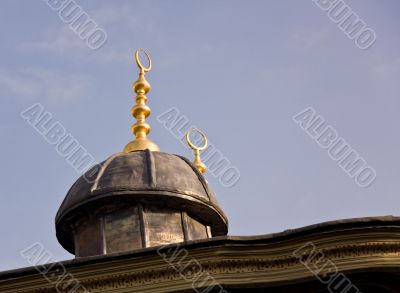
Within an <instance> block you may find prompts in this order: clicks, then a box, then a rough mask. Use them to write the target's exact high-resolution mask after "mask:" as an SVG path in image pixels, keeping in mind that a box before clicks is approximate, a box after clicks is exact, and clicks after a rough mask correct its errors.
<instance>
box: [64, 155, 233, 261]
mask: <svg viewBox="0 0 400 293" xmlns="http://www.w3.org/2000/svg"><path fill="white" fill-rule="evenodd" d="M227 229H228V228H227V218H226V216H225V214H224V213H223V211H222V209H221V208H220V207H219V206H218V203H217V201H216V199H215V196H214V194H213V192H212V191H211V189H210V188H209V186H208V184H207V182H206V180H205V179H204V177H203V176H202V175H201V173H200V172H199V171H198V170H197V168H196V167H195V166H194V164H193V163H191V162H190V161H188V160H187V159H186V158H183V157H180V156H177V155H171V154H167V153H163V152H154V151H150V150H144V151H136V152H130V153H124V152H121V153H117V154H114V155H112V156H110V157H109V158H108V159H107V160H105V161H104V162H102V163H101V164H100V165H98V166H95V167H93V168H92V169H91V170H89V171H88V172H87V173H86V174H85V175H83V176H81V177H80V178H79V179H78V180H77V181H76V182H75V183H74V184H73V186H72V187H71V189H70V190H69V191H68V193H67V196H66V198H65V199H64V201H63V203H62V204H61V207H60V209H59V211H58V213H57V216H56V230H57V238H58V240H59V242H60V243H61V244H62V245H63V247H64V248H65V249H67V250H68V251H69V252H71V253H74V254H76V255H77V256H90V255H98V254H106V253H113V252H121V251H127V250H132V249H138V248H143V247H149V246H155V245H160V244H167V243H176V242H182V241H185V240H193V239H201V238H209V237H211V236H221V235H226V234H227Z"/></svg>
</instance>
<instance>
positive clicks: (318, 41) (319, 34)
mask: <svg viewBox="0 0 400 293" xmlns="http://www.w3.org/2000/svg"><path fill="white" fill-rule="evenodd" d="M290 40H291V42H292V43H293V45H294V46H295V47H297V48H302V49H312V48H319V47H321V46H323V45H324V44H326V42H327V40H328V34H327V33H326V32H325V31H298V32H295V33H293V34H292V35H291V36H290Z"/></svg>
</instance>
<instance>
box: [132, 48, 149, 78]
mask: <svg viewBox="0 0 400 293" xmlns="http://www.w3.org/2000/svg"><path fill="white" fill-rule="evenodd" d="M139 52H143V53H144V54H145V55H146V58H147V61H148V63H149V66H148V67H147V68H146V67H144V66H143V64H142V62H140V59H139ZM135 59H136V64H137V65H138V66H139V68H140V70H142V71H143V72H149V71H150V70H151V58H150V55H149V54H147V52H146V51H145V50H143V49H137V50H136V52H135Z"/></svg>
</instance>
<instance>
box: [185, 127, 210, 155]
mask: <svg viewBox="0 0 400 293" xmlns="http://www.w3.org/2000/svg"><path fill="white" fill-rule="evenodd" d="M193 131H197V132H198V133H200V135H201V136H202V137H203V138H204V144H203V145H202V146H201V147H198V146H196V145H194V144H193V143H192V142H191V141H190V134H191V133H192V132H193ZM186 142H187V144H188V145H189V146H190V148H192V149H193V150H198V151H203V150H205V149H206V148H207V137H206V136H205V134H204V133H203V132H201V131H200V130H198V129H196V128H190V129H189V131H188V132H187V133H186Z"/></svg>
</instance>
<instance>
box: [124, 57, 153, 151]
mask: <svg viewBox="0 0 400 293" xmlns="http://www.w3.org/2000/svg"><path fill="white" fill-rule="evenodd" d="M139 52H143V53H144V54H145V55H146V58H147V62H148V66H147V67H144V66H143V65H142V63H141V62H140V59H139ZM135 59H136V64H137V65H138V67H139V78H138V80H137V81H135V82H134V83H133V85H132V89H133V90H134V92H135V93H136V98H135V100H136V105H135V106H133V107H132V109H131V113H132V116H133V117H135V118H136V123H135V124H133V125H132V133H133V134H134V135H135V137H136V138H135V139H134V140H132V141H131V142H129V143H128V144H127V145H126V146H125V148H124V152H125V153H129V152H134V151H141V150H145V149H149V150H151V151H159V150H160V148H159V147H158V146H157V145H156V144H155V143H154V142H152V141H151V140H150V139H148V138H147V135H148V134H149V132H150V130H151V128H150V125H149V124H147V123H146V118H147V117H148V116H149V115H150V108H149V106H147V105H146V102H147V97H146V94H147V93H148V92H149V91H150V89H151V87H150V84H149V83H148V82H147V80H146V78H145V75H146V73H147V72H149V71H150V70H151V66H152V64H151V59H150V56H149V54H147V52H146V51H145V50H143V49H138V50H136V53H135Z"/></svg>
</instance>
